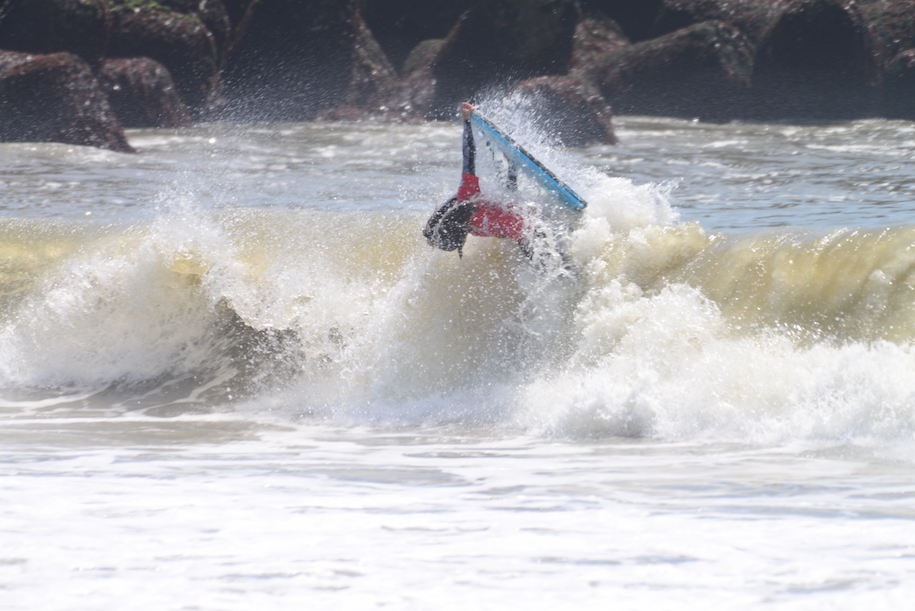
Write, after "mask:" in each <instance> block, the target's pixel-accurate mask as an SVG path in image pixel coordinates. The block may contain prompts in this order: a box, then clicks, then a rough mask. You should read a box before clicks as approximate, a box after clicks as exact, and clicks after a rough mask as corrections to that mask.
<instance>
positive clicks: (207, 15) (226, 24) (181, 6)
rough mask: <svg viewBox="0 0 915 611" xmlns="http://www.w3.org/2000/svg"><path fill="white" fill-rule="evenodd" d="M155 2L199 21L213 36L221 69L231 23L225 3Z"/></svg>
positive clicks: (195, 0)
mask: <svg viewBox="0 0 915 611" xmlns="http://www.w3.org/2000/svg"><path fill="white" fill-rule="evenodd" d="M115 1H117V0H115ZM157 2H159V3H160V4H161V5H162V6H164V7H165V8H167V9H169V10H172V11H174V12H176V13H180V14H182V15H188V16H190V17H193V18H196V19H199V20H200V22H201V23H202V24H203V25H205V26H206V28H207V29H208V30H209V31H210V33H211V34H212V35H213V41H214V42H215V43H216V57H217V62H218V63H219V66H220V67H222V61H223V60H224V59H225V53H226V49H227V47H228V44H229V38H230V36H231V34H232V21H231V19H230V18H229V11H228V9H227V8H226V5H225V3H224V2H223V1H222V0H204V1H203V2H201V1H200V0H157Z"/></svg>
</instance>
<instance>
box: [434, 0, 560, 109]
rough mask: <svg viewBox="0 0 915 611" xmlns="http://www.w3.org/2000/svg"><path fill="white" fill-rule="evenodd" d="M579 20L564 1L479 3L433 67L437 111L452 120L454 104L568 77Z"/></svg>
mask: <svg viewBox="0 0 915 611" xmlns="http://www.w3.org/2000/svg"><path fill="white" fill-rule="evenodd" d="M577 20H578V11H577V9H576V7H575V5H574V4H573V3H571V2H568V1H566V0H481V1H480V2H478V3H477V4H475V5H474V6H473V8H471V9H470V10H469V11H468V12H467V13H465V14H464V16H463V17H461V19H460V21H459V22H458V24H457V25H456V26H455V27H454V29H452V30H451V32H450V33H449V34H448V37H447V39H446V42H445V45H444V46H443V47H442V49H441V51H440V52H439V53H438V56H437V58H436V60H435V62H434V65H433V68H432V72H433V78H434V79H435V81H436V84H435V104H434V106H435V111H436V112H437V113H439V114H441V115H442V116H449V117H450V116H451V115H452V114H453V113H454V108H455V107H456V104H458V103H460V102H461V101H462V100H469V99H472V98H473V97H474V96H475V95H476V94H478V93H479V92H484V91H485V92H487V93H489V94H492V93H496V92H498V91H507V90H508V89H510V88H511V87H512V86H513V85H514V84H516V83H517V82H519V81H521V80H524V79H527V78H533V77H535V76H547V75H562V74H565V73H566V72H567V71H568V68H569V61H570V58H571V54H572V37H573V35H574V33H575V25H576V22H577Z"/></svg>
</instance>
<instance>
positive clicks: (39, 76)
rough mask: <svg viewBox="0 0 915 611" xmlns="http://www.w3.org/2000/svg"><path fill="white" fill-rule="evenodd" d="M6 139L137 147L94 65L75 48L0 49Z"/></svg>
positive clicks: (0, 123)
mask: <svg viewBox="0 0 915 611" xmlns="http://www.w3.org/2000/svg"><path fill="white" fill-rule="evenodd" d="M0 141H5V142H63V143H66V144H79V145H85V146H97V147H100V148H106V149H110V150H112V151H118V152H123V153H128V152H133V148H132V147H131V146H130V144H128V142H127V138H126V137H125V135H124V131H123V129H122V128H121V125H120V123H119V122H118V120H117V117H116V116H115V115H114V113H113V112H112V110H111V107H110V106H109V104H108V100H107V98H106V97H105V94H104V93H103V92H102V90H101V87H99V84H98V81H97V80H96V78H95V76H93V74H92V70H91V69H90V68H89V65H88V64H87V63H86V62H84V61H83V60H81V59H80V58H79V57H77V56H76V55H73V54H72V53H53V54H49V55H31V54H27V53H17V52H13V51H0Z"/></svg>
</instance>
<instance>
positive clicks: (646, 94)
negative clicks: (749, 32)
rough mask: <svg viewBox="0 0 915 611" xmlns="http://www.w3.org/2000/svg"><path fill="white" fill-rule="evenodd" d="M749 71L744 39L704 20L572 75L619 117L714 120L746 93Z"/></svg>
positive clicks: (749, 56)
mask: <svg viewBox="0 0 915 611" xmlns="http://www.w3.org/2000/svg"><path fill="white" fill-rule="evenodd" d="M752 70H753V56H752V50H751V45H750V43H749V41H748V40H747V37H746V36H745V35H744V34H743V33H742V32H741V31H740V30H738V29H737V28H735V27H734V26H732V25H729V24H726V23H723V22H720V21H709V22H704V23H699V24H696V25H694V26H691V27H688V28H685V29H682V30H678V31H676V32H674V33H672V34H667V35H666V36H660V37H658V38H654V39H651V40H647V41H644V42H640V43H636V44H633V45H629V46H625V47H622V48H621V49H619V50H617V51H613V52H610V53H606V54H603V55H600V56H597V57H595V58H593V59H592V60H591V61H588V62H584V63H581V64H579V65H577V66H576V68H575V69H574V70H573V71H572V73H573V75H574V76H576V77H578V78H581V79H582V80H585V81H589V82H592V83H594V84H595V85H596V86H597V87H598V89H599V91H600V93H601V94H602V95H603V96H604V98H605V99H606V100H607V101H608V102H609V103H610V104H612V105H613V108H614V110H615V111H616V112H617V113H618V114H646V115H666V116H674V117H684V118H700V119H703V120H710V121H718V120H726V119H728V118H730V115H731V114H732V113H733V100H735V99H740V98H741V96H745V95H746V91H747V89H748V87H749V85H750V76H751V73H752Z"/></svg>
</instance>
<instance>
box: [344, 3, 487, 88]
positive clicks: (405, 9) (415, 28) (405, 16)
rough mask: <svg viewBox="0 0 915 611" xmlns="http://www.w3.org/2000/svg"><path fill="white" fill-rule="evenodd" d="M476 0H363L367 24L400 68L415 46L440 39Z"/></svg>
mask: <svg viewBox="0 0 915 611" xmlns="http://www.w3.org/2000/svg"><path fill="white" fill-rule="evenodd" d="M475 1H476V0H362V3H361V10H362V15H363V17H364V18H365V21H366V23H367V24H368V27H369V28H370V29H371V31H372V33H373V34H374V36H375V38H376V39H377V40H378V43H379V44H380V45H381V47H382V49H384V51H385V53H387V56H388V57H389V58H390V60H391V64H392V65H393V66H394V67H395V68H397V69H398V71H401V72H403V71H402V68H403V66H404V62H405V61H406V59H407V56H408V55H409V54H410V52H411V51H412V50H413V49H415V48H416V45H418V44H419V43H421V42H423V41H424V40H430V39H443V38H445V36H447V35H448V32H450V31H451V28H452V27H454V24H455V23H457V20H458V18H459V17H460V16H461V15H462V14H464V13H465V12H466V11H467V10H468V9H470V7H471V6H473V4H474V2H475Z"/></svg>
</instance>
